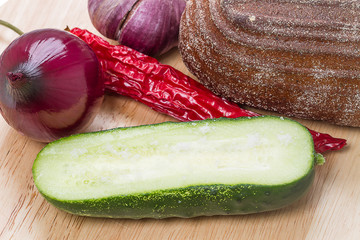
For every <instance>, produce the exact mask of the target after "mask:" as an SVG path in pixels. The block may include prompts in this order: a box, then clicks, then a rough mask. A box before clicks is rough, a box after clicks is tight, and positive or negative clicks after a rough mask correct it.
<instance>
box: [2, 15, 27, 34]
mask: <svg viewBox="0 0 360 240" xmlns="http://www.w3.org/2000/svg"><path fill="white" fill-rule="evenodd" d="M0 25H3V26H5V27H7V28H10V29H11V30H13V31H14V32H16V33H17V34H19V35H23V34H24V32H23V31H21V30H20V29H19V28H17V27H15V26H14V25H12V24H11V23H9V22H6V21H4V20H1V19H0Z"/></svg>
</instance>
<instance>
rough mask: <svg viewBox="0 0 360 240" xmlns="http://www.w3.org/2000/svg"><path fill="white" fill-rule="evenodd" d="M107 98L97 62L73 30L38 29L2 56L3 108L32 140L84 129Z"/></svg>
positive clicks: (9, 120)
mask: <svg viewBox="0 0 360 240" xmlns="http://www.w3.org/2000/svg"><path fill="white" fill-rule="evenodd" d="M16 77H18V79H17V78H16ZM11 79H12V80H11ZM16 79H17V80H16ZM103 98H104V82H103V79H102V72H101V69H100V64H99V61H98V59H97V57H96V55H95V53H94V52H93V51H92V50H91V48H90V47H89V46H88V45H87V44H86V43H85V42H83V41H82V40H80V39H79V38H78V37H76V36H74V35H73V34H71V33H68V32H66V31H62V30H56V29H40V30H35V31H32V32H29V33H26V34H24V35H22V36H20V37H19V38H17V39H15V40H14V41H13V42H12V43H11V44H10V45H9V46H8V47H7V48H6V49H5V51H4V52H3V53H2V54H1V56H0V111H1V113H2V115H3V117H4V119H5V120H6V122H7V123H8V124H9V125H10V126H12V127H13V128H14V129H16V130H18V131H19V132H21V133H23V134H24V135H26V136H28V137H30V138H32V139H34V140H37V141H41V142H50V141H53V140H56V139H58V138H61V137H65V136H69V135H71V134H74V133H78V132H82V131H84V130H85V128H86V127H87V126H88V125H89V124H90V123H91V122H92V120H93V119H94V117H95V115H96V114H97V113H98V111H99V109H100V106H101V104H102V101H103Z"/></svg>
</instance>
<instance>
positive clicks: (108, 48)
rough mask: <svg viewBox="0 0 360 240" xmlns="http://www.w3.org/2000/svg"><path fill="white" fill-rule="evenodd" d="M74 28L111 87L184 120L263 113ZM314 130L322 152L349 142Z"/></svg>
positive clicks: (148, 59)
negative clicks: (93, 56)
mask: <svg viewBox="0 0 360 240" xmlns="http://www.w3.org/2000/svg"><path fill="white" fill-rule="evenodd" d="M70 32H71V33H73V34H75V35H77V36H78V37H80V38H81V39H82V40H84V41H85V42H86V43H88V44H89V45H90V47H91V48H92V49H93V50H94V52H95V54H96V55H97V57H98V59H99V61H100V63H101V66H102V69H103V72H104V78H105V88H106V89H107V90H108V91H111V92H114V93H117V94H121V95H124V96H128V97H131V98H133V99H135V100H137V101H139V102H142V103H144V104H146V105H147V106H149V107H151V108H152V109H154V110H155V111H158V112H161V113H165V114H167V115H170V116H172V117H174V118H176V119H178V120H180V121H194V120H204V119H208V118H219V117H228V118H236V117H254V116H260V114H258V113H254V112H251V111H249V110H245V109H242V108H240V107H239V106H238V105H236V104H234V103H232V102H229V101H227V100H225V99H223V98H220V97H218V96H216V95H215V94H214V93H212V92H211V91H210V90H208V89H207V88H205V87H204V86H203V85H202V84H200V83H199V82H197V81H195V80H194V79H192V78H190V77H189V76H187V75H185V74H183V73H182V72H180V71H178V70H176V69H175V68H173V67H171V66H168V65H164V64H161V63H159V62H158V61H157V60H156V59H155V58H152V57H149V56H147V55H145V54H142V53H140V52H138V51H135V50H133V49H131V48H129V47H126V46H123V45H111V44H110V43H108V42H107V41H105V40H104V39H102V38H100V37H98V36H96V35H94V34H93V33H91V32H89V31H87V30H82V29H79V28H74V29H72V30H71V31H70ZM310 133H311V134H312V136H313V139H314V144H315V150H316V151H317V152H318V153H322V152H325V151H327V150H339V149H341V148H342V147H344V146H345V145H346V140H344V139H339V138H334V137H332V136H330V135H328V134H323V133H318V132H315V131H313V130H310Z"/></svg>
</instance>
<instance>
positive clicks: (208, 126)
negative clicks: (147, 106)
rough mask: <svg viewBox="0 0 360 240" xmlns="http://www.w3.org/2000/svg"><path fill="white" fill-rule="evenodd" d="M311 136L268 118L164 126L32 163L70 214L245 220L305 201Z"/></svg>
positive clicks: (42, 187) (63, 147)
mask: <svg viewBox="0 0 360 240" xmlns="http://www.w3.org/2000/svg"><path fill="white" fill-rule="evenodd" d="M316 156H317V155H316V153H315V151H314V144H313V140H312V137H311V135H310V133H309V132H308V131H307V129H306V128H305V127H303V126H302V125H300V124H299V123H297V122H295V121H292V120H289V119H284V118H278V117H271V116H263V117H254V118H237V119H227V118H220V119H212V120H203V121H196V122H182V123H173V122H166V123H161V124H154V125H144V126H138V127H128V128H117V129H112V130H107V131H102V132H94V133H85V134H79V135H74V136H70V137H67V138H63V139H60V140H57V141H55V142H52V143H50V144H48V145H47V146H46V147H45V148H44V149H43V150H42V151H41V152H40V153H39V154H38V156H37V158H36V160H35V162H34V165H33V177H34V181H35V185H36V187H37V188H38V190H39V191H40V193H41V194H42V195H43V196H44V197H45V198H46V199H47V200H48V201H49V202H50V203H52V204H53V205H55V206H56V207H58V208H60V209H63V210H65V211H67V212H70V213H73V214H78V215H85V216H93V217H111V218H166V217H195V216H201V215H207V216H209V215H226V214H232V215H234V214H248V213H256V212H263V211H269V210H273V209H278V208H281V207H284V206H286V205H288V204H290V203H292V202H294V201H295V200H297V199H299V198H300V197H301V196H303V195H304V193H305V192H306V191H307V190H308V189H309V187H310V186H311V183H312V182H313V178H314V165H315V160H316Z"/></svg>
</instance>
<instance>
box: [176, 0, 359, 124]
mask: <svg viewBox="0 0 360 240" xmlns="http://www.w3.org/2000/svg"><path fill="white" fill-rule="evenodd" d="M358 21H360V3H358V2H357V1H355V2H354V1H345V0H334V1H327V0H301V1H300V0H272V1H256V0H187V5H186V9H185V11H184V13H183V16H182V19H181V24H180V39H179V40H180V43H179V50H180V53H181V56H182V58H183V61H184V63H185V65H186V66H187V67H188V69H189V71H190V72H191V73H193V74H194V75H195V76H196V77H197V78H198V79H199V81H200V82H202V83H203V84H204V85H205V86H206V87H208V88H209V89H210V90H212V91H213V92H214V93H216V94H218V95H220V96H222V97H225V98H227V99H229V100H231V101H234V102H236V103H239V104H244V105H248V106H252V107H255V108H259V109H264V110H269V111H275V112H278V113H281V114H284V115H287V116H294V117H298V118H304V119H312V120H323V121H327V122H330V123H334V124H338V125H346V126H354V127H359V126H360V23H359V22H358Z"/></svg>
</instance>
